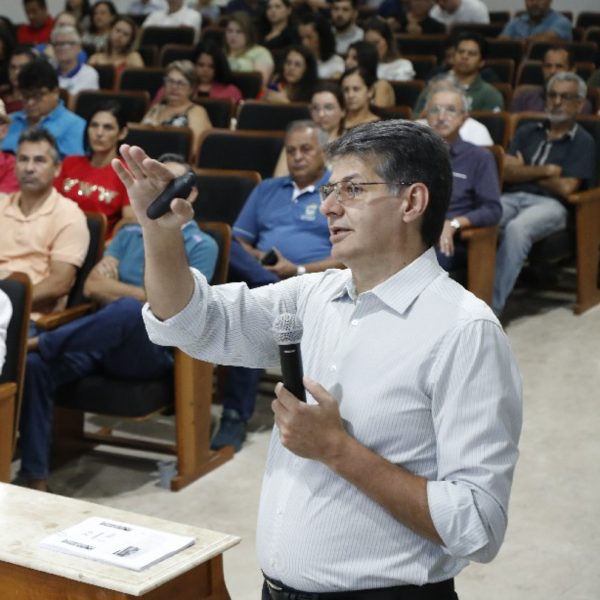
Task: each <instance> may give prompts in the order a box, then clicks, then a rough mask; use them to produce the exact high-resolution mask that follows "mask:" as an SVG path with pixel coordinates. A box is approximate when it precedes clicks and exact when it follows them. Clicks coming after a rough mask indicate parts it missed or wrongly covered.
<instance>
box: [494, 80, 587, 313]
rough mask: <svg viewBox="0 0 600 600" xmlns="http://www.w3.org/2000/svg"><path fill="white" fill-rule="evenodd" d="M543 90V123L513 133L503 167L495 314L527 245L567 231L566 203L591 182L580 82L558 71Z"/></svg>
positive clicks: (523, 257) (583, 89) (509, 290)
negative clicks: (580, 122) (581, 120)
mask: <svg viewBox="0 0 600 600" xmlns="http://www.w3.org/2000/svg"><path fill="white" fill-rule="evenodd" d="M546 90H547V91H546V99H547V100H546V117H547V120H546V121H541V122H534V123H524V124H523V125H522V126H521V127H519V128H518V129H517V132H516V133H515V137H514V139H513V140H512V141H511V143H510V146H509V148H508V154H507V156H506V160H505V164H504V181H505V187H504V193H503V194H502V196H501V198H500V201H501V202H502V219H501V221H500V245H499V246H498V252H497V255H496V278H495V281H494V300H493V304H492V308H493V309H494V312H495V313H496V314H500V313H501V312H502V310H503V309H504V306H505V304H506V300H507V298H508V296H509V294H510V293H511V291H512V289H513V287H514V285H515V282H516V281H517V277H518V276H519V272H520V271H521V268H522V266H523V263H524V262H525V259H526V258H527V255H528V254H529V250H530V249H531V246H532V245H533V244H534V243H535V242H537V241H539V240H541V239H543V238H545V237H547V236H549V235H550V234H552V233H555V232H557V231H561V230H562V229H565V227H566V226H567V207H566V202H565V201H566V198H567V197H568V196H569V195H570V194H572V193H574V192H576V191H578V190H580V189H585V188H587V187H590V186H592V185H593V184H594V182H595V180H596V151H597V150H596V147H595V143H594V138H592V136H591V135H590V134H589V133H588V132H587V131H586V130H585V129H584V128H583V127H581V126H580V125H578V124H577V121H576V118H577V115H578V114H579V113H580V112H581V109H582V108H583V103H584V100H585V97H586V92H587V89H586V85H585V82H584V81H583V80H582V79H581V78H580V77H579V76H578V75H576V74H575V73H570V72H568V71H564V72H562V73H557V74H556V75H554V77H552V78H551V79H550V81H549V82H548V83H547V85H546Z"/></svg>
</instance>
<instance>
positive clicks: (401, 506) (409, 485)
mask: <svg viewBox="0 0 600 600" xmlns="http://www.w3.org/2000/svg"><path fill="white" fill-rule="evenodd" d="M327 464H328V466H329V467H330V468H331V469H332V470H333V471H335V472H336V473H337V474H338V475H340V476H341V477H343V478H344V479H346V480H347V481H349V482H350V483H352V484H353V485H355V486H356V487H357V488H358V489H359V490H361V491H362V492H363V493H364V494H366V495H367V496H368V497H369V498H371V500H373V501H374V502H377V504H379V505H380V506H382V507H383V508H384V509H385V510H387V511H388V512H389V513H390V514H391V515H392V516H393V517H394V518H395V519H397V520H398V521H400V522H401V523H402V524H403V525H406V527H408V528H410V529H412V530H413V531H414V532H415V533H417V534H419V535H421V536H423V537H425V538H427V539H429V540H431V541H433V542H435V543H436V544H443V541H442V539H441V538H440V536H439V534H438V532H437V531H436V529H435V526H434V524H433V520H432V518H431V513H430V511H429V505H428V502H427V480H426V479H425V478H423V477H419V476H418V475H414V474H413V473H410V472H409V471H407V470H406V469H403V468H402V467H399V466H397V465H395V464H393V463H391V462H389V461H388V460H386V459H385V458H382V457H381V456H379V455H378V454H376V453H375V452H373V451H372V450H370V449H369V448H367V447H365V446H363V445H362V444H360V442H358V441H357V440H355V439H354V438H352V437H351V436H350V435H348V436H346V437H345V438H344V441H343V443H342V445H341V447H340V452H339V453H338V455H337V458H334V459H333V460H331V461H329V462H328V463H327Z"/></svg>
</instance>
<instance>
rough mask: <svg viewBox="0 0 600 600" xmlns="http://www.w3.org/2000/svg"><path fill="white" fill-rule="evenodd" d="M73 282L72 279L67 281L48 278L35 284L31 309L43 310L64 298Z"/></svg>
mask: <svg viewBox="0 0 600 600" xmlns="http://www.w3.org/2000/svg"><path fill="white" fill-rule="evenodd" d="M73 281H74V277H73V279H70V280H68V281H67V280H65V279H63V278H58V277H56V278H55V277H52V276H49V277H46V279H43V280H42V281H40V282H39V283H36V284H35V285H34V286H33V289H32V298H31V299H32V306H31V307H32V309H33V310H40V309H45V308H47V307H48V306H49V305H52V304H53V303H54V302H56V301H57V300H58V299H59V298H62V297H63V296H66V295H67V294H68V293H69V292H70V291H71V288H72V287H73Z"/></svg>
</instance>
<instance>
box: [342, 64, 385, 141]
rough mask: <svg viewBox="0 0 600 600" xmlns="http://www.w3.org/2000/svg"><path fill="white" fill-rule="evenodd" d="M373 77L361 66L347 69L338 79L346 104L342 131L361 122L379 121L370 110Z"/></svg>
mask: <svg viewBox="0 0 600 600" xmlns="http://www.w3.org/2000/svg"><path fill="white" fill-rule="evenodd" d="M374 84H375V79H374V77H373V75H372V74H371V73H369V72H368V71H366V70H365V69H363V68H362V67H354V68H352V69H348V70H347V71H346V72H345V73H344V74H343V75H342V79H341V81H340V85H341V87H342V92H343V94H344V104H345V105H346V116H345V118H344V131H347V130H348V129H352V127H356V126H357V125H362V124H363V123H372V122H373V121H379V120H380V117H379V116H378V115H376V114H375V113H374V112H372V111H371V102H372V100H373V94H374V92H373V86H374Z"/></svg>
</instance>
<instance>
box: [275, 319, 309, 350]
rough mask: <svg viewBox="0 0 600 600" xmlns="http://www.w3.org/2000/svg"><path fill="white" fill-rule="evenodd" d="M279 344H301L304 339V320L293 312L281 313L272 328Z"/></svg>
mask: <svg viewBox="0 0 600 600" xmlns="http://www.w3.org/2000/svg"><path fill="white" fill-rule="evenodd" d="M271 331H272V332H273V336H274V337H275V341H276V342H277V344H278V345H279V346H285V345H288V344H299V343H300V340H301V339H302V333H303V329H302V321H300V319H299V318H298V317H297V316H296V315H293V314H292V313H281V314H280V315H279V316H278V317H277V318H276V319H275V321H273V327H272V329H271Z"/></svg>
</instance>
